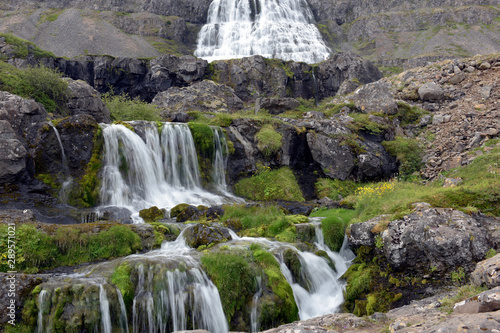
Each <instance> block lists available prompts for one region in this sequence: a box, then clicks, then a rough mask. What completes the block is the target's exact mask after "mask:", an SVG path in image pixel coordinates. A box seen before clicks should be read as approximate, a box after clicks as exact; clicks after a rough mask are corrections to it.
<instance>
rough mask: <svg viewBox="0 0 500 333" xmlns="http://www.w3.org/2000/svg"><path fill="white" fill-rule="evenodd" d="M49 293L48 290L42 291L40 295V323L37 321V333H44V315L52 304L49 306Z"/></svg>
mask: <svg viewBox="0 0 500 333" xmlns="http://www.w3.org/2000/svg"><path fill="white" fill-rule="evenodd" d="M47 296H48V293H47V290H43V289H42V290H41V291H40V294H39V295H38V307H39V310H38V321H37V333H43V332H44V330H43V315H44V312H46V311H47V309H46V307H47V306H48V305H49V306H50V304H47V301H48V300H49V298H48V297H47Z"/></svg>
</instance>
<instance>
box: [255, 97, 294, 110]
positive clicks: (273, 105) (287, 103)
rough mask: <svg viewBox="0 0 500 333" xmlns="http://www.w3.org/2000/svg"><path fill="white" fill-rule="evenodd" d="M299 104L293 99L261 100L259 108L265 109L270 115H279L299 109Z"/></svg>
mask: <svg viewBox="0 0 500 333" xmlns="http://www.w3.org/2000/svg"><path fill="white" fill-rule="evenodd" d="M299 105H300V102H299V101H297V100H296V99H295V98H261V99H260V108H261V109H266V110H267V111H268V112H269V113H270V114H280V113H283V112H285V111H288V110H293V109H296V108H297V107H299Z"/></svg>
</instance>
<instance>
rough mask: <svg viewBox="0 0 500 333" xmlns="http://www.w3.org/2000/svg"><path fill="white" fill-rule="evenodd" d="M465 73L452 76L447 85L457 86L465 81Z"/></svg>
mask: <svg viewBox="0 0 500 333" xmlns="http://www.w3.org/2000/svg"><path fill="white" fill-rule="evenodd" d="M465 77H466V76H465V73H463V72H460V73H458V74H455V75H453V76H452V77H451V78H449V79H448V83H451V84H459V83H460V82H462V81H463V80H465Z"/></svg>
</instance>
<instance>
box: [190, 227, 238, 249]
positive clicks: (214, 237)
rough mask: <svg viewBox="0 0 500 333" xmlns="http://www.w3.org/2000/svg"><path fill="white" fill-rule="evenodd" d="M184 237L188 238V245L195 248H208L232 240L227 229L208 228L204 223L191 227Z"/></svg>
mask: <svg viewBox="0 0 500 333" xmlns="http://www.w3.org/2000/svg"><path fill="white" fill-rule="evenodd" d="M184 236H185V238H186V243H187V244H188V245H189V246H191V247H194V248H197V247H199V246H203V245H205V246H208V245H210V244H216V243H221V242H226V241H227V240H228V239H231V236H230V235H229V232H228V231H227V229H225V228H220V227H216V226H208V225H206V224H203V223H200V224H197V225H195V226H193V227H190V228H189V229H188V230H186V233H185V234H184Z"/></svg>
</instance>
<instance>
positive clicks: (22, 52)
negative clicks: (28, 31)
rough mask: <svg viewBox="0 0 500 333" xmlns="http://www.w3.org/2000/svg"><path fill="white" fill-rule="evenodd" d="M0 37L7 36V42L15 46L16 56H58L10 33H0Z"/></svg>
mask: <svg viewBox="0 0 500 333" xmlns="http://www.w3.org/2000/svg"><path fill="white" fill-rule="evenodd" d="M0 37H4V38H5V42H6V43H7V44H10V45H12V47H13V48H14V57H15V58H26V57H27V56H28V54H33V56H34V57H35V58H55V57H56V56H55V55H54V54H53V53H52V52H49V51H45V50H42V49H40V48H39V47H38V46H36V45H35V44H33V43H32V42H29V41H27V40H24V39H22V38H19V37H16V36H14V35H13V34H10V33H0Z"/></svg>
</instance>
